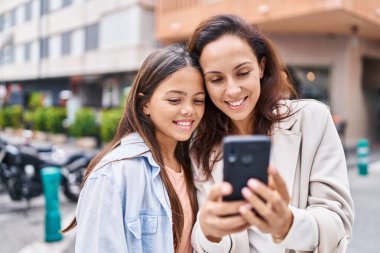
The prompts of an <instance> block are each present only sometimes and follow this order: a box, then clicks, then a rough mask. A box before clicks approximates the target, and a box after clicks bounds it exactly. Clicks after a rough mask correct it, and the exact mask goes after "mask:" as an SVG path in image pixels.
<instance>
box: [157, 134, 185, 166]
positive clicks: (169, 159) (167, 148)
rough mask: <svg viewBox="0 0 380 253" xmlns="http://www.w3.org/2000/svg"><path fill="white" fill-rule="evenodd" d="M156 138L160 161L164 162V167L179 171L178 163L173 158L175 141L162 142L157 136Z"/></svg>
mask: <svg viewBox="0 0 380 253" xmlns="http://www.w3.org/2000/svg"><path fill="white" fill-rule="evenodd" d="M156 137H157V141H158V144H159V146H160V149H161V154H162V159H163V160H164V161H163V162H164V165H165V166H167V167H169V168H171V169H173V170H174V171H176V172H179V171H181V167H180V166H179V164H178V161H177V160H176V158H175V155H174V151H175V148H176V146H177V143H178V142H177V141H174V140H173V141H167V140H163V139H162V138H160V137H159V136H156Z"/></svg>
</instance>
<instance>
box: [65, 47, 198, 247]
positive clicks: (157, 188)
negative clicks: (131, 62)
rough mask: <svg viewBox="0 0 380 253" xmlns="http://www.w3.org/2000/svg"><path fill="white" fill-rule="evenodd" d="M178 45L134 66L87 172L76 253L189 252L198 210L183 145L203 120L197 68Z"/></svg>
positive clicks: (75, 223) (187, 149)
mask: <svg viewBox="0 0 380 253" xmlns="http://www.w3.org/2000/svg"><path fill="white" fill-rule="evenodd" d="M194 66H195V65H194V63H193V61H192V59H191V58H190V56H189V55H188V53H186V51H185V50H184V48H183V47H180V46H176V45H174V46H170V47H167V48H163V49H159V50H157V51H155V52H153V53H151V54H150V55H149V56H148V58H147V59H146V60H145V61H144V63H143V65H142V66H141V68H140V70H139V72H138V74H137V76H136V79H135V82H134V83H133V85H132V88H131V91H130V93H129V97H128V101H127V105H126V109H125V111H124V113H123V116H122V119H121V120H120V123H119V126H118V128H117V132H116V135H115V137H114V138H113V140H112V142H111V144H110V145H109V146H108V147H107V148H105V149H104V150H103V151H101V152H100V153H99V154H98V155H97V157H96V158H94V160H93V161H92V162H91V164H90V165H89V167H88V169H87V171H86V176H85V182H84V187H83V190H82V192H81V195H80V198H79V203H78V206H77V211H76V220H74V221H73V223H72V224H71V225H70V226H69V227H68V228H67V229H66V230H65V231H68V230H69V229H71V228H73V227H74V226H75V225H77V227H78V229H77V235H76V245H75V251H76V252H86V253H87V252H104V253H106V252H107V253H108V252H112V253H116V252H144V253H146V252H165V253H167V252H181V253H182V252H187V253H190V252H192V247H191V244H190V235H191V229H192V227H193V224H194V219H195V214H196V211H197V205H196V197H195V188H194V183H193V178H192V173H191V171H190V158H189V155H188V154H189V139H190V137H191V135H192V133H193V132H194V130H195V128H196V127H197V126H198V124H199V122H200V121H201V118H202V116H203V113H204V100H205V91H204V87H203V80H202V76H201V73H200V71H199V69H197V68H196V67H194Z"/></svg>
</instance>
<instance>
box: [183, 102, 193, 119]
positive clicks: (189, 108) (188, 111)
mask: <svg viewBox="0 0 380 253" xmlns="http://www.w3.org/2000/svg"><path fill="white" fill-rule="evenodd" d="M181 113H182V114H183V115H186V116H191V115H193V113H194V108H193V105H192V104H189V103H186V104H184V106H183V107H182V108H181Z"/></svg>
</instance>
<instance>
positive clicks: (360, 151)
mask: <svg viewBox="0 0 380 253" xmlns="http://www.w3.org/2000/svg"><path fill="white" fill-rule="evenodd" d="M357 155H358V172H359V175H361V176H366V175H368V163H369V142H368V140H367V139H360V140H359V141H358V144H357Z"/></svg>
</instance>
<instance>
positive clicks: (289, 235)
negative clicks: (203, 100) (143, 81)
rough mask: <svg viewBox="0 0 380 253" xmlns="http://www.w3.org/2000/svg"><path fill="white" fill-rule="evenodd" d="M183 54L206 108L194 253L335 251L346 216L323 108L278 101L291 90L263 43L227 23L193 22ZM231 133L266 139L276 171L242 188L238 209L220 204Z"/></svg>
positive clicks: (333, 139) (250, 30)
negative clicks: (195, 67)
mask: <svg viewBox="0 0 380 253" xmlns="http://www.w3.org/2000/svg"><path fill="white" fill-rule="evenodd" d="M188 47H189V52H190V53H191V55H192V56H193V57H194V58H195V59H196V60H197V61H198V62H199V64H200V66H201V68H202V72H203V76H204V80H205V85H206V89H207V92H208V95H209V96H210V98H211V100H212V103H210V104H206V112H205V118H206V119H207V121H205V124H206V125H205V126H200V127H199V129H198V130H197V135H196V138H195V140H194V142H193V145H192V152H193V156H194V164H195V168H196V174H197V178H196V180H197V181H198V182H197V183H196V187H197V194H198V202H199V206H200V211H199V215H198V221H197V223H196V224H195V226H194V229H193V236H192V240H193V246H194V248H195V249H196V250H197V251H198V252H210V253H211V252H218V253H221V252H239V253H242V252H243V253H244V252H263V253H264V252H265V253H272V252H273V253H275V252H276V253H277V252H278V253H280V252H289V250H290V251H297V252H313V251H314V252H319V253H331V252H344V251H345V249H346V246H347V242H348V241H349V239H350V236H351V232H352V224H353V215H354V211H353V209H354V207H353V202H352V198H351V196H350V192H349V185H348V177H347V167H346V162H345V157H344V152H343V148H342V145H341V142H340V140H339V136H338V134H337V132H336V129H335V126H334V124H333V121H332V119H331V115H330V112H329V109H328V108H327V107H326V106H325V105H323V104H321V103H319V102H317V101H313V100H286V98H288V97H292V96H293V95H294V91H293V89H292V87H291V85H290V84H289V82H288V80H286V78H285V76H286V75H285V74H284V73H286V70H285V69H284V67H283V66H282V65H281V63H280V61H279V58H278V56H277V54H276V52H275V49H274V47H273V46H272V43H271V42H270V41H269V39H268V38H266V37H265V36H264V35H263V34H262V33H260V32H259V31H257V30H256V29H255V28H254V27H252V26H251V25H250V24H248V23H246V22H245V21H244V20H242V19H240V18H238V17H236V16H228V15H225V16H216V17H213V18H211V19H209V20H207V21H205V22H203V23H201V24H200V25H199V26H198V27H197V29H196V30H195V32H194V34H193V36H192V37H191V38H190V40H189V44H188ZM232 134H235V135H250V134H264V135H269V136H270V137H271V140H272V150H271V163H272V164H273V165H274V166H276V167H278V171H276V170H275V169H274V168H270V169H269V175H270V178H269V179H270V183H269V185H264V184H262V183H260V182H259V181H257V180H255V179H250V180H249V181H248V183H247V186H246V187H245V188H244V189H243V190H242V194H243V196H244V198H245V202H228V203H227V202H223V201H222V196H224V195H228V194H229V193H231V192H232V189H231V185H230V184H227V183H222V177H223V176H222V171H223V164H222V159H221V149H222V146H221V143H222V139H223V137H224V136H227V135H232ZM252 169H254V168H252ZM237 173H238V171H237ZM252 208H254V209H255V212H253V211H252ZM236 213H239V215H233V214H236Z"/></svg>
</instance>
